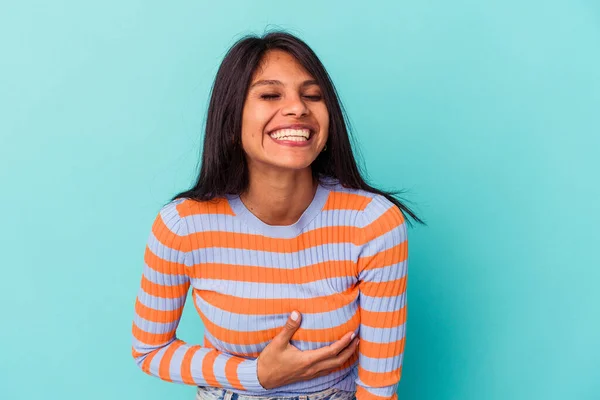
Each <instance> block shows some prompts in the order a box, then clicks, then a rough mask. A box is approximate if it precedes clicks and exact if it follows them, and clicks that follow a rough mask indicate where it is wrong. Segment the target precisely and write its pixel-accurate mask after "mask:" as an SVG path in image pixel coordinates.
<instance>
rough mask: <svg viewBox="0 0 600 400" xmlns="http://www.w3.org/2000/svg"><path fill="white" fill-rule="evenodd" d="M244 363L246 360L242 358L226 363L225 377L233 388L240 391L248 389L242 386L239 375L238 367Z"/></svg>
mask: <svg viewBox="0 0 600 400" xmlns="http://www.w3.org/2000/svg"><path fill="white" fill-rule="evenodd" d="M244 361H246V360H244V359H242V358H234V357H231V358H230V359H229V360H227V362H226V363H225V376H226V377H227V380H228V381H229V383H231V386H233V387H234V388H236V389H239V390H246V388H245V387H244V386H243V385H242V382H241V381H240V379H239V377H238V373H237V369H238V365H240V364H241V363H243V362H244Z"/></svg>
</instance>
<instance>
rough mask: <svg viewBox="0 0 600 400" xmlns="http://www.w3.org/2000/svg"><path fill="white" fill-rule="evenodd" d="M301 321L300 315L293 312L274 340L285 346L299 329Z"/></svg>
mask: <svg viewBox="0 0 600 400" xmlns="http://www.w3.org/2000/svg"><path fill="white" fill-rule="evenodd" d="M301 320H302V315H301V314H300V313H299V312H298V311H295V310H294V311H293V312H291V313H290V315H288V319H287V321H286V322H285V325H284V326H283V329H281V332H279V334H278V335H277V336H276V339H277V340H278V341H280V342H281V344H282V345H287V343H289V341H290V340H291V339H292V336H294V333H295V332H296V331H297V330H298V328H299V327H300V321H301Z"/></svg>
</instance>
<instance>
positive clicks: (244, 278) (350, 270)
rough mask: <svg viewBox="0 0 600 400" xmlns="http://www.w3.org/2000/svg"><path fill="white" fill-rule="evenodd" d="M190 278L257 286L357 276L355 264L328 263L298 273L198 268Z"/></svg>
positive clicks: (216, 265) (228, 266)
mask: <svg viewBox="0 0 600 400" xmlns="http://www.w3.org/2000/svg"><path fill="white" fill-rule="evenodd" d="M190 272H191V274H190V276H191V277H192V278H198V279H222V280H230V281H238V282H258V283H284V284H286V283H294V284H302V283H310V282H316V281H318V280H321V279H323V278H324V277H327V278H338V277H351V276H356V275H357V271H356V264H355V263H354V262H352V261H350V260H348V261H327V262H322V263H317V264H312V265H307V266H304V267H302V268H298V269H281V268H268V267H257V266H249V265H234V264H220V263H202V264H197V265H196V266H194V268H192V271H190Z"/></svg>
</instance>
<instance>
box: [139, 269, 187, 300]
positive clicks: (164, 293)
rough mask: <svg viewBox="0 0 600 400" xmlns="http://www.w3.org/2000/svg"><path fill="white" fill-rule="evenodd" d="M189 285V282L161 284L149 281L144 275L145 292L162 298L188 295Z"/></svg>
mask: <svg viewBox="0 0 600 400" xmlns="http://www.w3.org/2000/svg"><path fill="white" fill-rule="evenodd" d="M189 287H190V284H189V282H186V283H182V284H180V285H174V286H167V285H159V284H158V283H154V282H151V281H149V280H148V279H146V277H145V276H143V275H142V289H143V290H144V292H146V293H148V294H149V295H151V296H154V297H160V298H161V299H178V298H180V297H183V296H185V295H186V293H187V291H188V288H189Z"/></svg>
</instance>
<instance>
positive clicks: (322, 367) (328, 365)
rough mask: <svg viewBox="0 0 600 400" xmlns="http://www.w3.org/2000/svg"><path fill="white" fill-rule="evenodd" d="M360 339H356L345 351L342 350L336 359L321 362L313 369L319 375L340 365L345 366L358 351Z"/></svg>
mask: <svg viewBox="0 0 600 400" xmlns="http://www.w3.org/2000/svg"><path fill="white" fill-rule="evenodd" d="M358 341H359V339H358V338H354V340H352V342H351V343H350V346H347V347H346V348H345V349H344V350H342V351H341V352H340V353H339V354H338V355H336V356H335V357H332V358H329V359H326V360H323V361H319V362H317V363H315V364H314V365H313V368H314V369H315V370H316V371H319V373H322V372H327V371H330V370H333V369H335V368H338V367H339V366H340V365H342V364H344V363H345V362H346V361H347V360H348V359H349V358H350V357H352V355H353V354H354V353H355V352H356V350H357V349H358Z"/></svg>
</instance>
